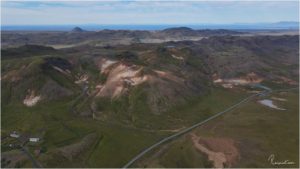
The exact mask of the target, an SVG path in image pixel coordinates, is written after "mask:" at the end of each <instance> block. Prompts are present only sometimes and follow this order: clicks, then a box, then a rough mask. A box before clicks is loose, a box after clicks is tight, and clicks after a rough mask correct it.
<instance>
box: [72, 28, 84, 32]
mask: <svg viewBox="0 0 300 169" xmlns="http://www.w3.org/2000/svg"><path fill="white" fill-rule="evenodd" d="M84 31H85V30H83V29H81V28H80V27H75V28H73V29H72V32H84Z"/></svg>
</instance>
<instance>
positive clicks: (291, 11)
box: [1, 1, 299, 25]
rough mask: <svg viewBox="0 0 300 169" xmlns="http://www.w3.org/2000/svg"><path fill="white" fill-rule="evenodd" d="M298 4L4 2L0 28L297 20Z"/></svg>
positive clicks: (255, 2) (234, 2) (291, 2)
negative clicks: (41, 25)
mask: <svg viewBox="0 0 300 169" xmlns="http://www.w3.org/2000/svg"><path fill="white" fill-rule="evenodd" d="M298 5H299V4H298V2H297V1H289V2H283V1H281V2H273V1H272V2H266V1H265V2H257V1H210V2H208V1H38V2H37V1H26V2H20V1H4V2H2V5H1V8H2V12H1V14H2V16H1V17H2V23H1V24H2V25H20V24H21V25H30V24H91V23H95V24H188V23H234V22H276V21H283V20H288V21H290V20H293V21H294V20H298V18H299V16H298V12H299V9H298Z"/></svg>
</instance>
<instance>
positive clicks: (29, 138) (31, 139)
mask: <svg viewBox="0 0 300 169" xmlns="http://www.w3.org/2000/svg"><path fill="white" fill-rule="evenodd" d="M9 136H10V137H13V138H17V139H19V140H20V141H21V142H22V143H25V142H27V141H29V142H39V141H40V138H39V137H32V136H29V135H28V134H23V135H20V134H19V133H18V132H16V131H13V132H11V133H10V135H9Z"/></svg>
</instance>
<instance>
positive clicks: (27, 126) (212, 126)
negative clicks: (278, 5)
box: [1, 27, 299, 168]
mask: <svg viewBox="0 0 300 169" xmlns="http://www.w3.org/2000/svg"><path fill="white" fill-rule="evenodd" d="M270 32H272V31H270ZM270 32H269V34H268V33H266V32H263V33H261V32H260V33H253V32H251V31H249V32H239V31H235V30H218V29H216V30H194V29H190V28H187V27H179V28H169V29H165V30H160V31H140V30H139V31H134V30H130V31H129V30H101V31H85V30H82V29H81V28H74V29H73V30H72V31H61V32H55V31H53V32H47V31H44V32H43V31H36V32H34V31H31V32H30V31H29V32H26V31H25V32H24V31H19V32H18V31H7V32H5V31H4V32H3V34H2V37H1V40H2V49H1V91H2V92H1V104H2V106H1V152H2V157H1V162H2V163H1V165H2V166H1V167H22V168H30V167H35V166H36V164H35V163H38V165H40V166H42V167H47V168H52V167H54V168H58V167H59V168H61V167H62V168H65V167H67V168H72V167H74V168H78V167H82V168H107V167H108V168H121V167H125V168H127V167H150V168H153V167H154V168H156V167H166V168H170V167H172V168H178V167H179V168H180V167H183V168H195V167H196V168H201V167H220V168H223V167H240V168H244V167H277V166H274V165H272V163H270V161H268V157H269V156H270V155H272V154H274V155H275V159H278V160H285V159H288V160H290V161H292V162H293V164H291V165H290V166H288V167H299V160H298V159H299V155H298V154H299V152H298V149H299V144H298V142H299V130H298V126H299V114H298V112H299V90H298V85H299V84H298V82H299V35H298V34H295V33H290V32H289V33H287V32H285V31H282V32H276V34H275V35H274V34H271V33H270ZM12 134H14V135H13V137H12ZM153 145H155V146H153ZM24 149H26V150H27V151H26V152H27V153H28V154H29V155H26V153H24V152H23V151H24ZM30 156H32V158H33V159H31V157H30ZM136 157H138V158H136ZM34 161H36V162H34ZM278 167H280V166H278Z"/></svg>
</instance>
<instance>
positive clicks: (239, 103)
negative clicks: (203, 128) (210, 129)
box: [123, 88, 298, 168]
mask: <svg viewBox="0 0 300 169" xmlns="http://www.w3.org/2000/svg"><path fill="white" fill-rule="evenodd" d="M294 89H298V88H291V89H282V90H276V91H284V90H294ZM271 92H272V90H265V91H263V92H260V93H257V94H253V95H251V96H248V97H246V98H244V99H243V100H241V101H240V102H238V103H236V104H234V105H232V106H230V107H229V108H227V109H225V110H224V111H222V112H219V113H217V114H215V115H213V116H211V117H209V118H208V119H206V120H204V121H201V122H199V123H196V124H194V125H193V126H191V127H188V128H186V129H184V130H181V131H179V132H178V133H175V134H173V135H171V136H168V137H166V138H164V139H162V140H160V141H159V142H157V143H155V144H153V145H152V146H150V147H148V148H147V149H145V150H143V151H142V152H141V153H139V154H138V155H137V156H135V157H134V158H133V159H132V160H130V161H129V162H128V163H127V164H126V165H125V166H124V167H123V168H128V167H129V166H131V165H132V164H133V163H134V162H135V161H137V160H138V159H139V158H141V157H142V156H143V155H145V154H146V153H147V152H149V151H151V150H152V149H154V148H155V147H157V146H159V145H161V144H163V143H165V142H167V141H170V140H172V139H174V138H176V137H178V136H180V135H183V134H185V133H187V132H189V131H191V130H193V129H194V128H196V127H198V126H200V125H202V124H204V123H206V122H208V121H210V120H212V119H214V118H216V117H218V116H220V115H222V114H224V113H226V112H228V111H230V110H232V109H235V108H236V107H238V106H239V105H241V104H242V103H245V102H248V101H249V100H250V99H251V98H253V97H256V96H259V95H265V94H268V93H271Z"/></svg>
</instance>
